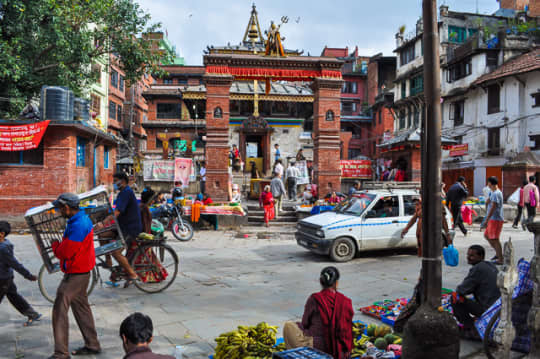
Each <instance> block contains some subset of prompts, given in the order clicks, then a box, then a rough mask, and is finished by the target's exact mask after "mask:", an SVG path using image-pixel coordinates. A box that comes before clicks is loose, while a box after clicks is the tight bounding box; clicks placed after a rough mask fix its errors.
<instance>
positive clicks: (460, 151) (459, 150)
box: [448, 143, 469, 157]
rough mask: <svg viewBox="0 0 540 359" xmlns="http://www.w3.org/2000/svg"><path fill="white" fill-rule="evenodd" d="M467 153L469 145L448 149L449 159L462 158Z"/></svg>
mask: <svg viewBox="0 0 540 359" xmlns="http://www.w3.org/2000/svg"><path fill="white" fill-rule="evenodd" d="M467 153H469V144H468V143H463V144H460V145H454V146H451V147H450V153H449V154H448V155H449V156H450V157H457V156H464V155H466V154H467Z"/></svg>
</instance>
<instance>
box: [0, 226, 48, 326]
mask: <svg viewBox="0 0 540 359" xmlns="http://www.w3.org/2000/svg"><path fill="white" fill-rule="evenodd" d="M9 233H11V225H10V224H9V223H8V222H6V221H1V222H0V303H1V302H2V299H4V296H6V297H7V299H8V300H9V302H10V303H11V305H13V306H14V307H15V309H17V310H18V311H19V313H21V314H22V315H24V316H26V317H27V318H28V320H27V321H26V323H25V324H24V325H25V326H28V325H31V324H33V323H34V322H35V321H37V320H39V319H40V318H41V314H39V313H38V312H36V311H35V310H34V309H33V308H32V307H31V306H30V304H28V302H27V301H26V300H25V299H24V298H23V297H22V296H21V295H20V294H19V293H18V292H17V287H16V286H15V283H14V282H13V270H16V271H17V272H19V273H20V274H21V275H22V276H23V277H24V278H26V279H28V280H31V281H33V282H34V281H36V280H37V277H36V276H35V275H32V274H31V273H30V271H28V269H26V268H25V267H24V266H23V265H22V264H21V263H19V261H17V259H16V258H15V255H14V254H13V244H12V243H11V242H10V241H9V240H8V239H7V238H6V237H7V236H8V235H9Z"/></svg>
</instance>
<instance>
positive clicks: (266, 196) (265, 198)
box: [259, 185, 275, 227]
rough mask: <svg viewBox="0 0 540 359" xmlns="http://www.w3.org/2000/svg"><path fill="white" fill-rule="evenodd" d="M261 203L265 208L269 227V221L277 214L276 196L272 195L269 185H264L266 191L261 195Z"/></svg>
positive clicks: (265, 217)
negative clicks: (275, 208)
mask: <svg viewBox="0 0 540 359" xmlns="http://www.w3.org/2000/svg"><path fill="white" fill-rule="evenodd" d="M259 205H260V206H261V207H262V208H263V209H264V223H266V227H268V226H269V224H268V222H269V221H270V220H272V219H274V216H275V213H274V197H273V196H272V192H271V191H270V186H269V185H266V186H264V191H263V192H262V193H261V196H260V197H259Z"/></svg>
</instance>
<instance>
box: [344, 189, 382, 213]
mask: <svg viewBox="0 0 540 359" xmlns="http://www.w3.org/2000/svg"><path fill="white" fill-rule="evenodd" d="M375 197H377V196H376V195H375V194H373V193H365V192H361V193H356V194H355V195H354V196H353V197H349V198H347V199H345V200H344V201H342V202H341V203H339V204H338V205H337V206H336V207H335V208H334V212H337V213H344V214H352V215H355V216H359V215H361V214H362V213H364V211H365V210H366V208H367V207H368V206H369V205H370V204H371V202H373V200H374V199H375Z"/></svg>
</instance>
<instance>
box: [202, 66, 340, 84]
mask: <svg viewBox="0 0 540 359" xmlns="http://www.w3.org/2000/svg"><path fill="white" fill-rule="evenodd" d="M206 73H207V74H217V75H232V76H234V77H235V78H236V79H237V80H260V79H267V78H270V79H272V80H274V81H277V80H284V81H298V80H302V79H313V78H315V77H326V78H337V79H341V72H340V71H331V70H322V71H315V70H283V69H270V68H258V67H229V66H207V67H206Z"/></svg>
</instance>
